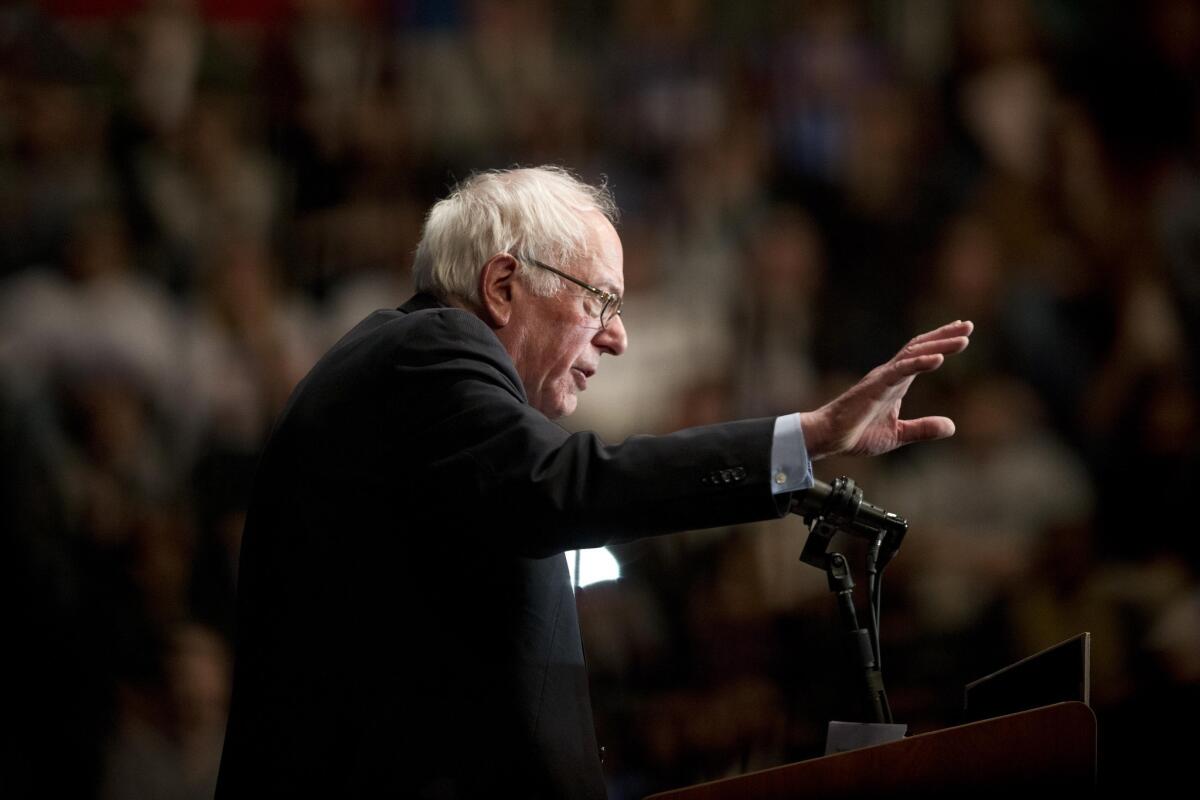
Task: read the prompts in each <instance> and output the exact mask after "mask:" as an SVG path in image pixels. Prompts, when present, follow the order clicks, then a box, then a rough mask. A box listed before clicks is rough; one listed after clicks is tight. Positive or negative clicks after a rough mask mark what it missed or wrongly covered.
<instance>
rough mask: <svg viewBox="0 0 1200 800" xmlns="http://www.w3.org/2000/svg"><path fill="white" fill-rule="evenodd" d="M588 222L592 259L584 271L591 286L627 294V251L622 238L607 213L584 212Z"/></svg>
mask: <svg viewBox="0 0 1200 800" xmlns="http://www.w3.org/2000/svg"><path fill="white" fill-rule="evenodd" d="M584 217H585V219H587V221H588V226H589V234H588V256H589V257H588V258H586V259H584V262H585V263H583V264H581V265H580V267H581V268H583V269H584V270H586V272H587V277H586V278H584V280H587V281H588V282H589V283H592V284H594V285H595V286H598V287H599V288H601V289H604V290H605V291H607V292H613V293H614V294H618V295H622V294H624V292H625V272H624V257H625V256H624V251H623V249H622V247H621V237H620V236H618V235H617V231H616V229H615V228H614V227H613V226H612V223H611V222H609V221H608V220H607V219H606V218H605V217H604V215H603V214H601V213H600V212H598V211H588V212H585V213H584Z"/></svg>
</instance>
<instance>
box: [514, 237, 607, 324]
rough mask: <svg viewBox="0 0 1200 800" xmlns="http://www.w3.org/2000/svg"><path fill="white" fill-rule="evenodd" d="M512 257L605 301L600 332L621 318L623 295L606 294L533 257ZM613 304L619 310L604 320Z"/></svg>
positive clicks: (601, 310) (602, 308)
mask: <svg viewBox="0 0 1200 800" xmlns="http://www.w3.org/2000/svg"><path fill="white" fill-rule="evenodd" d="M512 256H513V258H516V259H519V260H521V261H524V262H526V263H528V264H532V265H533V266H535V267H541V268H542V269H544V270H547V271H549V272H553V273H554V274H555V275H557V276H558V277H560V278H565V279H566V280H568V281H570V282H571V283H573V284H575V285H576V286H579V287H582V288H584V289H587V290H588V291H589V292H591V293H592V294H594V295H596V297H599V298H600V299H601V300H603V301H604V305H603V306H601V307H600V314H599V315H598V316H599V319H600V330H606V329H607V327H608V323H609V322H612V320H613V317H619V316H621V306H622V305H624V303H625V300H624V299H623V298H622V297H621V295H619V294H614V293H613V292H606V291H604V290H603V289H600V288H597V287H595V286H592V285H591V284H590V283H585V282H584V281H581V280H579V278H576V277H575V276H574V275H568V274H567V273H565V272H563V271H562V270H560V269H555V268H554V267H552V266H550V265H549V264H546V263H543V262H541V261H538V260H537V259H536V258H533V257H531V256H519V255H516V254H515V253H514V254H512ZM613 303H616V304H617V310H616V311H614V312H613V313H612V315H611V316H610V317H609V318H608V319H607V320H606V319H605V318H604V313H605V312H606V311H608V307H609V306H610V305H612V304H613Z"/></svg>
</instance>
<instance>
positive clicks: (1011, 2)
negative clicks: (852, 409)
mask: <svg viewBox="0 0 1200 800" xmlns="http://www.w3.org/2000/svg"><path fill="white" fill-rule="evenodd" d="M1198 69H1200V6H1198V4H1197V3H1196V2H1190V1H1189V0H1157V1H1151V2H1138V3H1135V2H1129V3H1117V2H1084V1H1083V0H1077V1H1075V2H1072V1H1071V0H1056V1H1052V0H1048V1H1047V2H1022V1H1021V0H980V1H979V2H948V1H947V0H895V1H894V2H883V1H882V0H876V1H875V2H832V1H830V2H753V1H752V0H750V1H746V2H737V3H721V2H716V1H715V0H712V1H710V2H705V1H704V0H668V1H667V2H641V1H640V0H625V1H624V2H601V1H600V0H572V1H571V2H549V1H548V0H507V1H506V0H477V1H476V2H466V1H465V0H464V1H463V2H453V0H443V1H442V2H436V1H434V0H429V1H428V2H425V1H422V0H408V1H407V2H405V1H404V0H395V1H394V2H383V1H382V0H375V1H374V2H369V1H368V0H362V1H361V2H356V3H355V2H332V1H331V0H304V1H303V2H290V1H289V0H260V1H259V2H232V1H230V0H212V1H211V2H184V1H183V0H176V1H175V2H148V3H142V2H134V0H89V1H88V2H57V1H56V2H49V1H47V2H42V3H20V2H17V3H3V4H0V448H2V451H3V460H2V462H0V512H2V514H3V516H2V517H0V524H2V533H0V591H2V593H3V594H2V595H0V597H2V601H0V602H2V605H0V608H3V618H2V619H0V622H2V623H3V624H2V625H0V631H3V634H4V637H5V639H6V640H7V641H6V646H5V647H4V648H3V650H4V652H5V653H6V654H7V655H6V658H5V661H6V662H7V665H8V667H9V670H7V676H6V677H5V678H4V683H3V685H4V693H3V702H2V704H0V707H2V708H3V713H2V714H0V730H3V739H2V744H0V748H2V749H0V759H2V760H0V790H3V793H4V794H5V796H9V797H12V796H21V795H39V796H41V795H52V794H59V793H64V792H65V793H67V794H68V795H69V796H75V797H90V796H100V797H105V798H120V797H147V796H155V797H192V796H195V797H205V796H211V790H212V785H213V780H214V777H215V770H216V767H217V763H218V759H219V754H220V743H221V737H222V733H223V725H224V716H225V711H226V702H227V693H228V681H229V662H230V653H229V637H230V631H231V625H232V600H233V592H234V586H235V582H236V553H237V547H238V541H239V536H240V532H241V525H242V514H243V510H244V508H245V504H246V498H247V495H248V493H249V490H250V486H251V480H252V477H253V470H254V465H255V461H256V457H257V452H258V450H259V448H260V446H261V444H262V443H263V441H264V437H265V436H266V434H267V432H268V430H269V426H270V423H271V420H272V419H273V417H274V415H275V413H276V412H277V411H278V410H279V408H280V406H281V404H282V403H283V401H284V400H285V398H286V397H287V395H288V393H289V391H290V390H291V388H292V387H293V385H294V384H295V382H296V381H297V380H298V379H299V378H300V377H301V376H302V375H303V374H304V373H305V371H306V370H307V369H308V367H309V366H311V364H312V363H313V362H314V360H315V359H316V357H317V356H319V355H320V353H321V352H323V350H324V349H325V348H326V347H328V346H329V345H330V344H331V343H332V342H333V341H334V340H336V338H337V337H338V336H339V335H340V334H341V333H342V332H344V331H345V330H346V329H348V328H349V327H350V326H351V325H353V324H354V323H355V322H357V321H358V319H359V318H361V317H362V316H364V315H365V314H366V313H367V312H368V311H370V310H372V309H374V308H377V307H384V306H395V305H398V304H399V303H401V302H403V301H404V299H406V297H407V296H408V289H407V285H408V283H409V273H408V268H409V263H410V260H411V254H412V251H413V249H414V247H415V244H416V239H417V236H418V234H419V230H420V225H421V220H422V215H423V214H424V212H425V210H426V209H427V208H428V206H429V205H430V204H431V203H432V202H433V201H434V200H435V199H437V198H439V197H441V196H443V195H444V194H445V192H446V190H447V187H448V186H449V185H450V184H452V183H453V181H454V180H456V179H459V178H462V177H465V176H466V175H468V174H470V172H471V171H473V170H477V169H483V168H499V167H507V166H512V165H514V164H523V165H534V164H540V163H558V164H562V165H566V166H568V167H570V168H572V169H574V170H576V171H578V172H579V173H580V174H581V175H582V176H583V177H585V178H586V179H589V180H598V179H601V178H602V177H604V178H605V179H607V181H608V183H609V185H610V186H611V188H612V189H613V191H614V192H615V194H616V197H617V200H618V202H619V204H620V205H621V207H622V209H623V216H622V220H621V223H620V227H619V229H620V231H621V234H622V237H623V239H624V242H625V256H626V265H625V270H626V283H627V289H628V292H627V294H628V302H627V305H626V312H625V323H626V327H627V328H628V331H629V338H630V348H629V352H628V353H627V354H626V355H625V356H624V357H622V358H621V359H616V360H613V361H611V362H610V361H608V360H606V362H605V364H604V367H603V370H602V373H601V375H600V376H598V377H599V378H600V379H599V380H597V381H594V382H593V385H592V387H591V388H590V389H589V391H588V393H587V395H585V396H584V397H583V398H581V400H582V402H581V410H580V412H579V414H578V415H577V416H576V417H573V418H572V419H571V420H570V425H572V426H575V427H590V428H594V429H596V430H599V431H600V432H602V433H603V434H605V435H606V436H607V437H610V438H612V439H614V440H618V439H620V438H622V437H623V436H625V435H628V434H630V433H634V432H658V431H666V430H670V429H674V428H677V427H680V426H684V425H691V424H699V423H703V422H709V421H715V420H721V419H728V418H733V417H738V416H757V415H768V414H775V413H781V412H790V411H794V410H797V409H804V408H813V407H815V406H816V405H819V403H820V402H822V401H823V400H824V399H828V398H829V397H831V396H833V394H834V393H836V392H837V391H838V390H839V389H840V388H842V387H844V386H846V385H848V384H849V383H850V382H852V381H853V380H855V379H856V377H857V376H859V375H861V374H862V373H863V372H864V371H865V370H867V369H869V368H871V367H872V366H874V365H875V364H877V363H879V362H881V361H883V360H885V359H886V358H888V357H890V356H891V355H892V353H893V352H894V351H895V350H896V349H898V348H899V347H900V346H901V345H902V344H903V343H904V342H905V341H907V339H908V338H909V337H910V336H911V335H913V334H914V333H916V332H918V331H919V330H923V329H925V328H927V327H930V326H933V325H936V324H940V323H942V322H945V321H949V320H952V319H957V318H968V319H972V320H974V321H975V323H976V333H975V335H974V337H973V339H972V345H971V347H970V349H969V350H968V351H967V352H966V353H965V354H963V355H961V356H958V357H956V358H954V359H953V360H952V362H950V363H948V364H947V365H946V367H945V368H944V369H943V370H941V371H940V372H939V373H937V374H936V375H934V376H930V377H928V378H922V379H921V380H919V381H918V382H917V383H916V384H915V385H914V388H913V391H912V393H911V395H910V399H909V401H908V403H907V404H906V408H907V410H908V413H909V414H910V415H914V416H915V415H919V414H924V413H942V414H947V415H949V416H951V417H953V418H954V419H955V420H956V421H957V423H958V427H959V432H958V435H957V436H956V437H955V438H954V439H952V440H949V441H946V442H940V443H937V444H929V445H924V446H920V447H914V448H911V449H909V450H904V451H900V452H897V453H894V454H892V455H890V456H888V457H885V458H880V459H875V460H870V461H866V460H847V461H842V462H832V461H830V462H820V463H819V464H818V465H817V474H818V477H821V478H823V479H825V480H831V479H832V478H833V477H835V476H837V475H839V474H848V475H851V476H852V477H854V478H855V480H856V481H857V482H858V483H859V485H861V486H862V487H864V489H865V490H866V492H867V496H868V499H869V500H871V501H872V502H874V503H877V504H879V505H883V506H885V507H888V508H891V509H893V510H896V511H897V512H899V513H901V514H902V515H904V516H906V517H907V518H908V519H909V520H910V522H911V523H912V529H911V532H910V534H909V536H908V539H907V541H906V544H905V549H904V551H903V552H902V553H901V555H900V557H899V558H898V559H897V560H896V561H895V562H894V564H893V566H892V567H891V568H890V569H889V577H888V580H887V581H886V582H885V583H886V587H885V588H886V591H885V597H884V620H883V623H884V624H883V636H884V666H885V676H886V678H887V681H888V686H889V690H890V694H891V699H892V704H893V709H894V711H895V714H896V716H897V718H898V720H900V721H904V722H908V723H909V726H910V730H912V731H918V732H919V731H927V730H933V729H936V728H939V727H944V726H946V725H949V724H952V723H954V722H955V721H956V720H957V719H958V706H959V704H960V703H961V690H962V685H963V684H964V683H966V682H967V681H969V680H971V679H973V678H976V677H979V676H980V675H982V674H985V673H987V672H990V671H992V670H994V669H996V668H998V667H1000V666H1002V665H1004V664H1007V663H1009V662H1011V661H1013V660H1015V659H1016V658H1019V657H1021V656H1024V655H1027V654H1029V653H1032V652H1034V651H1036V650H1038V649H1040V648H1042V647H1045V646H1047V645H1049V644H1052V643H1054V642H1057V641H1059V640H1061V639H1063V638H1065V637H1067V636H1069V635H1071V634H1074V633H1077V632H1079V631H1082V630H1090V631H1091V632H1092V633H1093V635H1094V644H1095V649H1094V664H1093V686H1094V695H1093V700H1094V707H1095V708H1096V711H1097V714H1098V716H1099V719H1100V736H1101V739H1100V747H1101V780H1102V781H1103V782H1104V784H1105V785H1106V786H1110V787H1111V786H1116V785H1120V784H1126V783H1128V784H1132V783H1133V782H1134V781H1139V782H1141V781H1143V780H1145V779H1146V778H1147V777H1148V776H1153V778H1154V779H1155V780H1156V781H1158V780H1163V781H1165V780H1166V779H1168V778H1170V777H1171V776H1176V775H1179V776H1182V775H1185V774H1188V762H1187V760H1186V759H1187V757H1188V755H1190V754H1189V753H1187V752H1186V751H1185V750H1184V741H1178V742H1172V741H1171V739H1172V736H1171V735H1169V734H1167V733H1166V730H1165V726H1166V725H1167V724H1168V723H1182V724H1184V725H1185V726H1186V725H1187V724H1194V720H1195V717H1196V712H1197V710H1198V708H1200V693H1198V687H1200V586H1198V582H1197V568H1198V566H1200V561H1198V556H1200V547H1198V545H1197V538H1196V523H1195V521H1194V514H1193V513H1191V509H1192V506H1193V503H1194V501H1195V497H1196V493H1197V490H1198V489H1200V480H1198V472H1200V470H1198V466H1200V465H1198V448H1197V443H1198V439H1200V415H1198V411H1200V409H1198V402H1197V387H1196V363H1197V357H1198V354H1200V347H1198V344H1200V342H1198V336H1200V172H1198V170H1197V167H1198V165H1197V156H1198V155H1200V138H1198V136H1197V133H1198V131H1197V121H1198V116H1197V80H1196V79H1197V74H1198ZM804 535H805V530H804V528H803V525H802V524H801V523H800V522H799V520H795V519H792V520H788V521H783V522H779V523H773V524H769V525H763V526H752V527H746V528H738V529H734V530H717V531H708V532H698V533H693V534H683V535H679V536H675V537H667V538H663V539H658V540H654V541H647V542H641V543H635V544H632V545H627V546H624V547H622V548H619V549H617V550H616V555H617V558H618V560H619V561H620V562H621V565H622V570H623V576H624V577H623V578H622V579H621V580H620V581H618V582H608V583H598V584H593V585H591V586H588V587H586V588H584V589H582V590H581V591H580V593H579V603H580V608H581V614H582V619H583V626H584V636H585V641H586V646H587V653H588V657H589V663H590V669H591V674H592V688H593V697H594V701H595V707H596V714H597V725H598V728H599V733H600V738H601V741H602V742H603V743H604V744H605V745H606V747H607V752H608V757H607V765H606V769H607V773H608V776H609V778H610V791H611V794H612V796H613V797H614V798H622V797H637V796H640V795H642V794H644V793H646V792H649V791H652V790H655V789H662V788H667V787H672V786H679V785H684V784H688V783H693V782H696V781H698V780H702V779H709V778H714V777H718V776H724V775H730V774H737V773H739V772H742V771H745V770H748V769H755V768H762V767H766V766H771V765H775V764H780V763H785V762H788V761H792V760H796V759H799V758H803V757H808V756H811V755H814V754H816V753H818V752H820V750H821V748H822V746H823V738H824V726H825V723H826V722H827V721H828V720H829V719H831V718H847V717H851V715H853V713H854V710H853V708H852V706H851V705H850V697H851V695H850V694H849V691H848V689H847V687H846V685H845V676H846V675H847V674H849V673H848V670H847V669H846V666H845V663H846V662H845V661H844V660H843V656H842V654H841V653H840V651H839V650H838V649H837V643H836V636H835V631H836V626H837V620H836V617H835V616H834V615H833V611H834V606H833V601H832V599H831V597H830V596H829V595H828V593H827V591H826V589H825V584H824V577H823V576H822V575H821V574H820V573H819V572H817V571H815V570H812V569H811V568H809V567H806V566H803V565H801V564H799V563H798V562H797V561H796V558H797V556H798V554H799V551H800V548H801V547H802V544H803V540H804ZM849 552H850V553H851V555H852V556H854V557H855V558H857V557H858V555H857V551H856V550H855V548H854V547H850V550H849ZM856 564H857V562H856ZM860 592H861V589H860ZM397 635H403V634H402V632H397ZM413 646H414V651H415V652H419V647H420V643H419V642H414V643H413ZM851 718H852V717H851ZM1185 730H1186V728H1185ZM1187 738H1188V737H1186V736H1185V737H1183V739H1185V740H1186V739H1187ZM1190 738H1192V739H1194V737H1190ZM1014 768H1015V769H1019V765H1014Z"/></svg>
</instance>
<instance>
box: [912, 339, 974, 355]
mask: <svg viewBox="0 0 1200 800" xmlns="http://www.w3.org/2000/svg"><path fill="white" fill-rule="evenodd" d="M970 343H971V340H970V339H968V338H967V337H966V336H951V337H948V338H946V339H930V340H928V341H924V342H916V343H913V342H910V343H909V344H906V345H905V346H904V349H903V350H901V351H900V353H899V355H900V357H901V358H912V357H913V356H925V355H929V354H931V353H943V354H951V353H961V352H962V351H963V350H966V349H967V345H969V344H970Z"/></svg>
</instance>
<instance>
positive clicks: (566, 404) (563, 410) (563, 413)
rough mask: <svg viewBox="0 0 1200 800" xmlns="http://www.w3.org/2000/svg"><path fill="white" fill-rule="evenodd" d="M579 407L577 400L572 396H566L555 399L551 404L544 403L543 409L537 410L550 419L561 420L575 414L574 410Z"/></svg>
mask: <svg viewBox="0 0 1200 800" xmlns="http://www.w3.org/2000/svg"><path fill="white" fill-rule="evenodd" d="M578 406H579V398H578V397H576V396H575V395H573V394H567V395H564V396H562V397H556V398H554V399H553V400H552V401H551V402H549V403H546V404H545V405H544V407H543V408H539V409H538V410H539V411H541V412H542V413H543V414H545V415H546V416H547V417H549V418H550V419H562V418H563V417H569V416H570V415H571V414H574V413H575V409H576V408H577V407H578Z"/></svg>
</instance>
